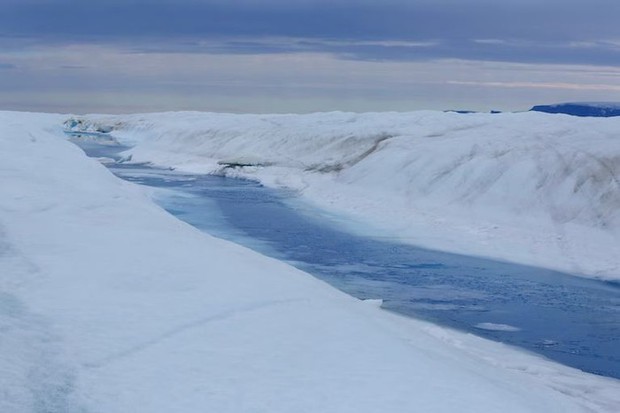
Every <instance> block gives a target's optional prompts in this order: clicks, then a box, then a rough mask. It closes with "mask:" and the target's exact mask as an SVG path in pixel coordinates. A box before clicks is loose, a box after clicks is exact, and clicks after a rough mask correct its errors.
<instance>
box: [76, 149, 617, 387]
mask: <svg viewBox="0 0 620 413" xmlns="http://www.w3.org/2000/svg"><path fill="white" fill-rule="evenodd" d="M79 144H80V146H81V147H82V148H83V149H84V150H85V151H86V152H87V154H89V155H90V156H99V157H100V156H111V157H114V153H115V152H118V151H119V149H118V147H109V146H101V145H94V144H92V143H90V144H89V143H87V142H84V141H82V142H80V143H79ZM108 166H109V168H110V169H111V170H112V172H114V173H115V174H116V175H118V176H120V177H121V178H124V179H126V180H129V181H133V182H136V183H139V184H142V185H148V186H152V187H157V188H166V189H168V190H169V191H164V194H163V195H161V196H158V202H159V203H160V205H161V206H162V207H164V208H165V209H167V210H168V211H169V212H170V213H172V214H174V215H175V216H177V217H178V218H180V219H182V220H184V221H186V222H188V223H189V224H191V225H194V226H196V227H198V228H199V229H202V230H204V231H207V232H209V233H211V234H213V235H215V236H218V237H221V238H225V239H229V240H232V241H234V242H237V243H239V244H243V245H246V246H248V247H250V248H253V249H255V250H257V251H259V252H261V253H263V254H266V255H270V256H273V257H275V258H278V259H281V260H284V261H287V262H289V263H291V264H292V265H294V266H296V267H298V268H300V269H302V270H304V271H306V272H308V273H310V274H313V275H314V276H316V277H318V278H320V279H322V280H325V281H326V282H328V283H330V284H332V285H333V286H335V287H337V288H339V289H341V290H343V291H345V292H347V293H349V294H351V295H353V296H355V297H359V298H363V299H365V298H381V299H383V305H382V307H383V308H385V309H387V310H391V311H395V312H398V313H401V314H405V315H409V316H413V317H417V318H421V319H425V320H428V321H431V322H433V323H436V324H440V325H444V326H448V327H451V328H455V329H459V330H462V331H468V332H471V333H473V334H476V335H479V336H482V337H485V338H488V339H492V340H496V341H501V342H504V343H507V344H510V345H513V346H518V347H521V348H524V349H526V350H529V351H532V352H536V353H539V354H541V355H543V356H545V357H547V358H549V359H552V360H555V361H557V362H560V363H563V364H566V365H569V366H573V367H576V368H578V369H581V370H585V371H588V372H591V373H596V374H600V375H605V376H610V377H616V378H620V285H619V284H618V283H612V282H604V281H597V280H590V279H585V278H579V277H575V276H571V275H567V274H563V273H559V272H556V271H551V270H546V269H541V268H534V267H528V266H523V265H516V264H508V263H502V262H497V261H493V260H489V259H483V258H475V257H469V256H462V255H456V254H450V253H445V252H438V251H431V250H426V249H422V248H417V247H414V246H410V245H405V244H402V243H398V242H397V241H394V240H389V239H383V238H381V239H379V238H372V237H367V236H359V235H354V234H351V233H349V232H347V231H346V230H344V229H342V228H341V226H340V225H337V224H335V223H334V221H332V220H330V219H329V218H326V217H325V214H323V213H322V212H321V211H314V213H313V211H312V209H311V208H307V207H306V208H302V207H301V206H300V205H301V204H300V203H299V202H296V200H295V195H294V194H291V193H287V192H286V191H280V190H273V189H269V188H265V187H263V186H261V185H260V184H258V183H256V182H252V181H248V180H241V179H232V178H224V177H219V176H207V175H188V174H182V173H178V172H175V171H167V170H163V169H156V168H152V167H149V166H146V165H128V164H123V163H111V164H108ZM454 236H458V234H456V233H455V234H454Z"/></svg>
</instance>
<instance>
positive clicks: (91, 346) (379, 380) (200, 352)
mask: <svg viewBox="0 0 620 413" xmlns="http://www.w3.org/2000/svg"><path fill="white" fill-rule="evenodd" d="M58 122H60V119H59V117H58V116H53V115H37V114H23V113H10V112H0V165H1V166H0V168H1V170H2V179H3V180H4V182H3V185H1V186H0V211H1V214H0V287H1V294H0V325H1V327H2V330H1V331H2V341H0V349H1V351H0V372H2V374H0V389H2V391H1V392H0V411H11V412H16V413H19V412H34V411H48V412H63V413H70V412H80V413H81V412H95V411H105V412H110V413H113V412H126V411H131V410H135V409H136V406H140V407H139V408H140V410H143V411H149V412H170V411H183V412H198V411H205V410H213V411H218V412H250V411H270V412H291V411H295V412H304V411H306V412H317V411H320V412H365V411H367V412H374V411H379V410H380V411H393V412H402V411H418V410H419V411H428V412H453V411H460V412H469V411H471V412H477V413H479V412H496V411H499V410H501V411H504V412H556V411H557V412H613V411H615V410H617V407H618V405H620V399H619V396H618V395H619V394H620V392H619V391H618V390H619V389H620V385H619V384H618V381H617V380H611V379H605V378H601V377H597V376H593V375H589V374H585V373H582V372H579V371H577V370H574V369H570V368H566V367H563V366H560V365H557V364H555V363H551V362H548V361H545V360H543V359H540V358H538V357H535V356H532V355H529V354H525V353H523V352H519V351H516V350H513V349H511V348H509V347H506V346H503V345H500V344H497V343H493V342H489V341H486V340H482V339H479V338H476V337H474V336H471V335H467V334H461V333H457V332H453V331H449V330H446V329H444V328H440V327H435V326H432V325H429V324H427V323H424V322H420V321H415V320H410V319H405V318H402V317H398V316H395V315H392V314H390V313H387V312H385V311H382V310H380V309H378V308H376V306H375V305H368V304H366V303H364V302H360V301H358V300H356V299H353V298H351V297H349V296H346V295H344V294H342V293H340V292H338V291H336V290H334V289H333V288H331V287H328V286H327V285H325V284H324V283H322V282H320V281H317V280H316V279H314V278H312V277H311V276H309V275H307V274H305V273H302V272H300V271H298V270H295V269H294V268H292V267H290V266H288V265H286V264H284V263H281V262H278V261H275V260H272V259H269V258H266V257H263V256H261V255H258V254H256V253H254V252H252V251H249V250H247V249H244V248H242V247H239V246H237V245H235V244H231V243H228V242H225V241H222V240H219V239H216V238H212V237H209V236H208V235H205V234H203V233H201V232H200V231H198V230H196V229H194V228H192V227H190V226H188V225H186V224H184V223H182V222H180V221H178V220H177V219H175V218H173V217H172V216H170V215H169V214H167V213H166V212H164V211H163V210H161V209H160V208H159V207H157V206H156V205H155V204H154V203H153V202H152V201H151V200H150V199H149V197H148V196H147V195H145V193H143V192H142V191H141V190H140V189H139V188H137V187H135V186H134V185H132V184H129V183H127V182H124V181H122V180H120V179H118V178H116V177H114V176H113V175H112V174H111V173H109V172H108V171H107V170H106V169H105V168H104V167H103V166H102V165H100V164H98V163H97V161H96V160H94V159H88V158H86V157H85V156H84V154H83V153H82V152H81V151H80V150H79V149H78V148H77V147H75V146H73V145H71V144H70V143H68V142H66V141H63V139H62V136H61V133H60V128H59V127H58V126H57V125H58Z"/></svg>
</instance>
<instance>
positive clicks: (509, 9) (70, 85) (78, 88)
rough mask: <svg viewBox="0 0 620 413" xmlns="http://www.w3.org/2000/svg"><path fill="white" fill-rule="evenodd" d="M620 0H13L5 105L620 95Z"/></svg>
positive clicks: (2, 15) (2, 68)
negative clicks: (619, 20)
mask: <svg viewBox="0 0 620 413" xmlns="http://www.w3.org/2000/svg"><path fill="white" fill-rule="evenodd" d="M619 18H620V1H618V0H588V1H585V0H579V1H576V0H563V1H560V0H493V1H491V0H382V1H379V0H375V1H370V0H287V1H284V0H237V1H235V0H151V1H147V0H0V109H4V110H28V111H46V112H63V113H68V112H71V113H92V112H98V113H124V112H151V111H165V110H201V111H218V112H260V113H267V112H300V113H303V112H314V111H331V110H345V111H394V110H395V111H407V110H418V109H436V110H448V109H459V110H482V111H487V110H526V109H528V108H529V107H531V106H533V105H535V104H544V103H557V102H567V101H597V102H601V101H620V24H618V19H619Z"/></svg>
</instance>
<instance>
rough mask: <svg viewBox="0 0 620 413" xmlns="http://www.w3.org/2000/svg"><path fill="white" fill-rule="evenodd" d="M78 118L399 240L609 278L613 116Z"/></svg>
mask: <svg viewBox="0 0 620 413" xmlns="http://www.w3.org/2000/svg"><path fill="white" fill-rule="evenodd" d="M80 122H81V123H78V121H76V120H71V121H69V123H68V125H69V126H71V125H73V126H74V127H76V126H75V125H76V124H77V125H78V126H77V127H78V128H82V129H86V130H102V129H105V130H113V134H114V135H115V136H117V137H119V138H120V139H121V140H123V141H124V142H127V143H130V144H136V146H135V147H134V148H133V149H132V150H131V153H132V154H133V159H134V160H136V161H151V162H154V163H156V164H161V165H166V166H174V167H177V168H181V169H184V170H188V171H195V172H209V173H213V172H225V173H228V174H233V175H241V176H245V177H252V178H256V179H259V180H261V181H262V182H264V183H266V184H268V185H283V186H288V187H292V188H296V189H298V190H299V191H300V193H301V194H302V195H304V197H305V199H307V200H310V201H312V202H315V203H316V204H318V205H319V206H321V207H325V208H329V209H331V210H334V211H338V212H340V213H345V214H347V215H348V216H350V217H353V218H355V219H358V220H359V221H361V222H365V223H370V224H372V225H373V226H374V227H375V229H377V230H380V231H381V232H382V235H385V234H389V235H392V236H397V237H400V238H402V239H403V240H404V241H406V242H409V243H412V244H416V245H420V246H424V247H429V248H433V249H440V250H445V251H450V252H456V253H463V254H469V255H479V256H486V257H491V258H496V259H501V260H507V261H513V262H519V263H524V264H531V265H536V266H542V267H548V268H552V269H558V270H562V271H567V272H570V273H574V274H579V275H586V276H594V277H599V278H607V279H620V183H619V179H620V178H619V177H620V136H619V135H618V133H619V132H618V131H620V119H618V118H609V119H592V118H575V117H571V116H564V115H548V114H542V113H532V112H530V113H518V114H493V115H490V114H467V115H464V114H457V113H441V112H414V113H368V114H351V113H323V114H312V115H230V114H208V113H163V114H152V115H133V116H120V117H117V116H108V117H105V116H104V117H101V116H99V117H97V116H94V117H86V118H81V119H80ZM247 159H251V162H248V161H246V162H245V164H246V165H247V166H246V167H236V168H234V167H232V166H234V165H235V163H234V162H233V161H235V160H247ZM227 162H228V163H229V164H228V165H224V164H226V163H227ZM240 165H243V162H241V161H239V162H237V166H240Z"/></svg>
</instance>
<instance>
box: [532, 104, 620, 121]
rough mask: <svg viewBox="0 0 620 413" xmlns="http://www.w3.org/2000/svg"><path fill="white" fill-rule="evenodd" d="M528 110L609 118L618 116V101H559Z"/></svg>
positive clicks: (619, 108) (619, 107)
mask: <svg viewBox="0 0 620 413" xmlns="http://www.w3.org/2000/svg"><path fill="white" fill-rule="evenodd" d="M530 111H533V112H546V113H564V114H566V115H573V116H592V117H598V118H609V117H612V116H620V103H559V104H556V105H537V106H534V107H533V108H532V109H530Z"/></svg>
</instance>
